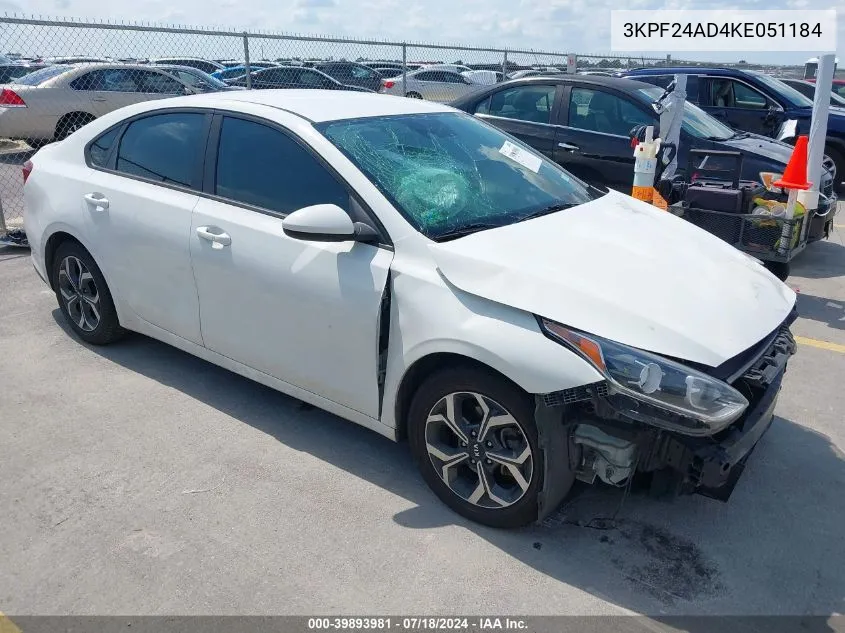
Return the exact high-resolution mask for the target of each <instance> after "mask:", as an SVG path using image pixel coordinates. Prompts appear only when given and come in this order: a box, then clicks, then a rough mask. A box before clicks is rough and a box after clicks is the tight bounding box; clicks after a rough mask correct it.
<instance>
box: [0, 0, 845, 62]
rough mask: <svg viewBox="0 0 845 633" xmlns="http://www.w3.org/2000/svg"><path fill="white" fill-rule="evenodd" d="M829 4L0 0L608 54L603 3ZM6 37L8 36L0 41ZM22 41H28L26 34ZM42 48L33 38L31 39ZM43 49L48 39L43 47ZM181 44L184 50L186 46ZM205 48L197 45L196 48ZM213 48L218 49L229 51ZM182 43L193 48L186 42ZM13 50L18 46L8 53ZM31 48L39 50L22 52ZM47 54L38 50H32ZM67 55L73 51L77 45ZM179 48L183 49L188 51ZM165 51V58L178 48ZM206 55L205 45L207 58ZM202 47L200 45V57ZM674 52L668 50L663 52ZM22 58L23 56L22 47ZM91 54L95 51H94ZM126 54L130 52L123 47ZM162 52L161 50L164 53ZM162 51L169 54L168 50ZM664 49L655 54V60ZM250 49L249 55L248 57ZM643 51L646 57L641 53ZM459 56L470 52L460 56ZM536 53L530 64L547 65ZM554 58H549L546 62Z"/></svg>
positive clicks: (749, 2) (16, 7)
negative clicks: (25, 38)
mask: <svg viewBox="0 0 845 633" xmlns="http://www.w3.org/2000/svg"><path fill="white" fill-rule="evenodd" d="M834 6H835V5H834V4H831V3H826V2H821V1H819V0H735V1H726V0H699V1H696V2H693V0H667V1H666V2H657V1H654V0H627V1H626V0H590V1H589V2H585V1H584V0H460V1H455V0H179V2H174V0H110V1H109V2H105V3H104V2H102V0H0V16H2V15H3V14H7V15H12V14H17V15H19V16H20V15H24V16H30V15H32V14H35V15H40V16H42V17H44V18H46V17H48V16H49V17H61V18H64V17H73V18H88V19H103V20H140V21H144V22H151V23H156V24H169V25H173V24H177V25H190V26H203V27H224V28H236V29H239V30H241V29H244V30H250V31H252V30H257V29H262V30H265V31H274V32H284V33H298V34H310V35H333V36H341V37H356V38H367V39H369V38H376V39H381V40H391V41H403V40H406V41H417V42H432V43H447V44H465V45H480V46H490V47H497V48H512V49H515V48H520V49H531V50H539V51H550V52H575V53H584V54H588V53H594V54H602V53H610V52H611V51H610V34H609V31H610V9H611V8H616V9H623V8H624V9H645V10H656V9H661V8H665V9H691V8H698V9H719V8H736V9H763V8H768V9H795V10H799V11H800V10H805V9H829V8H832V7H834ZM837 27H838V40H837V49H838V50H837V54H838V56H839V58H840V59H841V60H842V62H841V64H840V66H841V65H842V64H845V8H843V9H842V10H840V11H839V20H838V25H837ZM4 35H6V37H4ZM25 37H27V38H32V37H33V35H32V34H31V33H29V32H28V33H27V34H26V36H25ZM23 39H24V34H23V31H9V30H0V49H2V52H6V50H8V49H9V48H10V47H16V48H17V49H21V48H25V47H26V46H27V44H26V42H24V41H23ZM39 44H40V43H39ZM43 44H44V45H42V46H41V48H45V46H46V45H47V44H48V43H47V42H44V43H43ZM185 46H188V45H187V44H185ZM203 46H204V45H203ZM233 46H234V42H233V44H232V45H231V46H230V45H229V44H226V45H225V46H224V45H223V44H220V45H219V46H218V48H219V49H221V50H220V53H221V54H223V52H222V49H224V48H225V50H226V51H229V50H230V49H231V50H235V48H233ZM189 47H193V48H198V47H199V44H196V43H193V42H192V43H191V44H190V46H189ZM267 48H269V49H272V50H270V51H265V56H267V57H276V56H285V55H291V54H293V53H297V52H300V51H301V52H302V53H303V54H302V55H299V56H308V53H310V52H313V53H314V54H315V55H320V56H324V55H325V54H326V50H318V49H317V48H316V47H314V46H304V45H299V47H298V48H296V47H293V46H290V45H285V46H283V45H282V44H280V43H278V42H268V43H267ZM13 52H20V51H17V50H15V51H13ZM30 52H37V51H30ZM38 52H39V53H40V54H45V52H44V51H38ZM75 52H81V51H79V50H76V51H75ZM186 52H187V51H186ZM186 52H177V51H175V50H174V51H173V53H172V54H186ZM211 52H212V51H204V52H203V53H204V54H210V53H211ZM330 52H335V53H337V54H336V55H335V56H336V57H340V56H344V57H347V58H355V57H357V56H358V55H356V53H359V54H360V55H361V56H363V57H377V56H378V55H370V54H367V53H368V52H370V53H375V52H376V50H375V49H374V48H373V49H372V50H369V51H368V50H367V49H366V47H358V48H357V49H353V47H344V46H340V45H338V46H337V47H335V49H334V50H333V51H330ZM382 52H383V51H382ZM199 53H200V51H198V54H199ZM665 53H672V51H665V52H663V54H665ZM25 54H26V53H25ZM90 54H94V52H93V51H92V52H91V53H90ZM126 54H131V53H128V52H127V53H126ZM162 54H165V53H162ZM168 54H169V51H168ZM663 54H654V56H655V57H658V56H663ZM254 55H255V54H254V53H253V56H254ZM458 55H459V54H458V53H456V52H452V51H444V52H443V53H442V54H440V55H435V56H436V57H438V58H439V59H440V60H441V61H455V59H452V58H453V57H457V56H458ZM646 55H648V54H646ZM810 56H811V53H777V52H775V53H766V52H755V53H737V52H731V53H725V52H719V51H701V52H699V53H683V54H680V53H676V54H674V55H673V57H675V58H676V59H696V60H702V61H714V62H735V61H738V60H740V59H745V60H746V61H749V62H772V63H781V64H787V63H792V64H801V63H803V62H804V61H805V60H806V59H807V58H808V57H810ZM425 57H431V54H429V53H428V52H427V51H412V52H411V53H409V58H411V59H413V58H419V59H423V58H425ZM461 57H462V58H463V61H467V62H468V61H480V59H478V58H476V59H470V58H471V57H472V55H470V54H464V55H461ZM545 60H546V58H543V57H541V56H538V57H537V58H536V59H535V60H525V59H524V58H522V59H519V60H516V61H534V62H535V63H546V61H545ZM553 61H559V60H551V59H550V60H549V63H551V62H553Z"/></svg>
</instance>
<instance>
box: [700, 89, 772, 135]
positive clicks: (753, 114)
mask: <svg viewBox="0 0 845 633" xmlns="http://www.w3.org/2000/svg"><path fill="white" fill-rule="evenodd" d="M705 89H706V92H705V93H704V94H702V95H701V96H700V99H702V100H703V101H704V102H706V103H707V107H705V110H707V112H709V113H710V114H711V115H713V116H714V117H716V118H717V119H719V120H721V121H722V122H723V123H726V124H728V125H730V126H731V127H732V128H734V129H736V130H742V131H744V132H753V133H754V134H762V135H765V136H771V135H772V134H773V133H774V130H775V129H776V128H777V126H778V125H779V123H778V122H777V119H778V116H777V109H778V108H779V106H777V105H776V104H774V103H773V102H772V101H771V100H770V99H769V98H768V97H767V96H766V95H764V94H763V93H762V92H760V91H758V90H757V89H756V88H753V87H752V86H749V85H748V84H746V83H745V82H742V81H739V80H737V79H732V78H729V77H710V78H709V79H708V80H707V81H706V82H705Z"/></svg>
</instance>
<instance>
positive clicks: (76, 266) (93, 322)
mask: <svg viewBox="0 0 845 633" xmlns="http://www.w3.org/2000/svg"><path fill="white" fill-rule="evenodd" d="M59 293H60V294H61V296H62V301H64V304H65V309H66V310H67V313H68V316H70V318H71V320H72V321H73V322H74V323H76V325H77V326H78V327H79V329H81V330H83V331H85V332H93V331H94V330H96V329H97V326H98V325H99V324H100V293H99V291H98V290H97V284H96V283H95V282H94V277H93V275H91V271H89V270H88V268H87V267H86V266H85V264H83V263H82V261H81V260H80V259H79V258H77V257H74V256H72V255H69V256H68V257H65V258H64V259H63V260H62V265H61V266H60V267H59Z"/></svg>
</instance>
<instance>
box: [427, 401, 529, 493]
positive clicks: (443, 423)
mask: <svg viewBox="0 0 845 633" xmlns="http://www.w3.org/2000/svg"><path fill="white" fill-rule="evenodd" d="M425 443H426V450H427V452H428V456H429V459H430V460H431V464H432V466H434V469H435V471H436V472H437V474H438V475H439V476H440V478H441V479H442V480H443V482H444V483H445V484H446V485H447V486H448V487H449V489H450V490H451V491H452V492H453V493H455V494H456V495H457V496H458V497H460V498H461V499H463V500H464V501H467V502H468V503H471V504H473V505H476V506H479V507H482V508H490V509H498V508H505V507H507V506H510V505H513V504H514V503H516V502H517V501H519V500H520V499H521V498H522V497H523V495H525V493H526V491H527V490H528V488H529V486H530V485H531V479H532V477H533V475H534V459H533V455H532V453H531V445H530V444H529V443H528V438H527V436H526V435H525V431H524V430H523V429H522V427H521V426H520V424H519V422H518V421H517V420H516V418H515V417H514V416H513V415H511V413H510V412H509V411H507V410H506V409H505V408H504V407H503V406H502V405H500V404H499V403H498V402H496V401H495V400H493V399H492V398H488V397H487V396H484V395H481V394H479V393H474V392H456V393H450V394H448V395H447V396H444V397H443V398H441V399H440V400H439V401H438V402H437V403H436V404H435V405H434V406H433V407H432V409H431V411H430V412H429V414H428V417H427V419H426V424H425Z"/></svg>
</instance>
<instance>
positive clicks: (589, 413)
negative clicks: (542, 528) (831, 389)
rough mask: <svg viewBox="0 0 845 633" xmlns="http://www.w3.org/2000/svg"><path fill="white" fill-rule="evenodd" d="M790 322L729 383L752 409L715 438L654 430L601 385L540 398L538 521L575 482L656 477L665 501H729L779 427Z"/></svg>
mask: <svg viewBox="0 0 845 633" xmlns="http://www.w3.org/2000/svg"><path fill="white" fill-rule="evenodd" d="M790 322H791V320H790V321H787V322H785V323H784V325H782V326H781V327H780V328H779V329H778V330H777V331H776V332H774V333H773V334H771V335H770V336H769V337H767V339H766V340H765V341H764V342H762V343H761V344H760V345H759V346H758V348H757V349H756V350H754V353H753V355H752V357H751V358H750V359H745V360H744V361H743V364H742V365H741V366H740V367H739V368H738V369H736V368H734V369H735V371H734V375H732V376H730V377H726V379H727V380H728V381H729V382H730V383H731V384H732V385H733V386H734V387H735V388H737V389H739V390H740V391H742V393H743V395H745V396H746V398H747V399H748V401H749V406H748V408H747V409H746V410H745V411H744V412H743V415H742V416H741V417H740V418H739V419H737V420H736V421H735V422H734V423H733V424H731V425H730V426H728V427H727V428H725V429H722V430H721V431H719V432H718V433H715V434H713V435H710V436H691V435H685V434H683V433H680V432H677V431H670V430H666V429H665V428H658V427H657V426H654V425H650V424H649V423H648V422H647V420H644V416H643V413H644V411H643V410H642V408H641V407H639V406H638V404H637V403H636V402H630V400H633V399H631V398H629V397H628V396H622V397H621V398H620V396H619V394H614V393H613V390H612V388H610V389H609V388H608V385H607V383H603V382H602V383H596V384H594V385H586V386H584V387H580V388H578V389H577V390H567V392H558V393H556V394H544V395H542V396H537V399H536V405H537V406H536V419H537V425H538V431H539V435H540V440H541V447H542V448H544V449H546V456H547V459H546V473H545V478H544V491H543V493H542V494H541V498H540V501H541V518H542V516H543V514H544V513H548V512H551V511H552V510H553V508H551V507H550V506H551V505H553V504H556V503H559V502H560V500H561V499H562V496H561V494H560V493H561V491H563V490H565V491H568V490H569V488H570V487H571V485H572V483H573V481H574V480H575V479H579V480H582V481H586V482H588V483H593V481H594V480H595V479H596V478H598V479H601V480H602V481H604V482H605V483H608V484H611V485H616V486H622V485H627V484H628V483H629V479H630V478H631V477H633V476H634V474H635V473H649V474H651V477H652V490H653V491H654V492H655V493H657V494H659V495H661V496H663V495H667V494H692V493H698V494H702V495H705V496H708V497H712V498H714V499H719V500H722V501H726V500H727V499H728V498H729V497H730V495H731V493H732V492H733V489H734V487H735V486H736V483H737V481H738V480H739V477H740V475H741V474H742V472H743V470H744V468H745V464H746V462H747V460H748V457H749V456H750V454H751V453H752V451H753V450H754V448H755V446H756V445H757V443H758V442H759V440H760V438H761V437H762V436H763V434H765V432H766V431H767V430H768V429H769V427H770V426H771V424H772V420H773V419H774V410H775V406H776V404H777V397H778V393H779V391H780V387H781V384H782V381H783V375H784V372H785V371H786V366H787V363H788V361H789V358H790V357H791V356H792V355H793V354H794V353H795V351H796V344H795V340H794V338H793V337H792V334H791V333H790V331H789V323H790ZM626 398H627V399H628V400H629V401H628V402H626ZM626 404H627V405H630V406H626ZM634 410H635V411H636V412H637V413H636V414H635V415H631V411H634ZM626 444H627V446H626ZM629 447H630V448H629ZM631 449H634V450H631ZM628 455H631V456H632V457H631V458H630V460H627V457H626V456H628ZM620 457H622V458H624V459H620ZM626 460H627V463H626ZM564 494H565V493H564Z"/></svg>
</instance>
